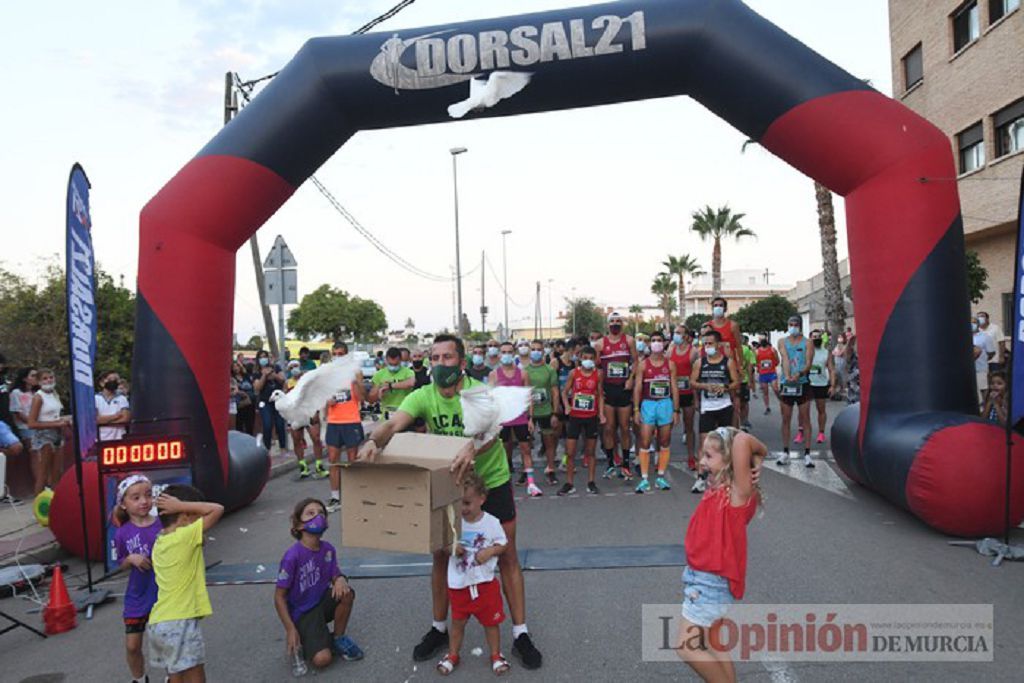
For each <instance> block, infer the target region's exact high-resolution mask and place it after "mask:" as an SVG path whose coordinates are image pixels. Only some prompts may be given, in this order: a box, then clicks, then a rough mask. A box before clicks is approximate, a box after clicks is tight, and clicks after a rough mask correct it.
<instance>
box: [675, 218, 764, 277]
mask: <svg viewBox="0 0 1024 683" xmlns="http://www.w3.org/2000/svg"><path fill="white" fill-rule="evenodd" d="M745 216H746V214H742V213H733V212H732V209H730V208H729V207H728V206H722V207H720V208H719V209H718V210H717V211H716V210H714V209H712V208H711V207H710V206H705V207H704V209H703V210H701V211H694V212H693V213H692V214H691V215H690V218H691V220H692V221H693V222H692V223H691V224H690V230H693V231H694V232H695V233H697V234H698V235H700V238H701V239H702V240H704V241H707V240H709V239H710V240H712V242H713V243H714V247H713V248H712V250H711V296H712V297H716V296H721V294H722V238H723V237H731V238H733V239H737V240H738V239H739V238H741V237H757V235H756V234H755V233H754V231H753V230H750V229H749V228H745V227H744V226H743V224H742V223H741V222H740V221H741V220H743V218H744V217H745Z"/></svg>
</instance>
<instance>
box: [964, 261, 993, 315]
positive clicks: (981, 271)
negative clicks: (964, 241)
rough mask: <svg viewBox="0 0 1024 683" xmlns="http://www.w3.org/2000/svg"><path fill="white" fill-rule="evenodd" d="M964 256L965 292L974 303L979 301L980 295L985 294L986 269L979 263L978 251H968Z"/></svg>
mask: <svg viewBox="0 0 1024 683" xmlns="http://www.w3.org/2000/svg"><path fill="white" fill-rule="evenodd" d="M966 256H967V259H966V261H967V292H968V294H969V295H970V297H971V303H972V304H976V303H978V302H979V301H981V297H982V296H984V295H985V290H987V289H988V271H987V270H985V268H984V266H982V265H981V259H980V258H978V252H976V251H968V252H967V255H966Z"/></svg>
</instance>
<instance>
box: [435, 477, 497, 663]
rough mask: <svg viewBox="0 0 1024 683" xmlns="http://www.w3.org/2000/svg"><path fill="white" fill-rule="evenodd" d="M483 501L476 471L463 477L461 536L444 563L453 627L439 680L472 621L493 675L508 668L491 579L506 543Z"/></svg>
mask: <svg viewBox="0 0 1024 683" xmlns="http://www.w3.org/2000/svg"><path fill="white" fill-rule="evenodd" d="M485 500H487V487H486V486H485V485H484V482H483V479H481V478H480V476H479V475H477V474H476V473H475V472H472V473H470V474H468V475H466V478H465V479H464V481H463V489H462V533H461V535H460V536H459V543H458V545H456V546H455V552H454V553H453V554H452V556H451V557H450V558H449V559H448V601H449V602H450V603H451V608H452V628H451V634H450V639H449V644H448V654H446V655H445V656H444V658H442V659H441V661H440V662H438V664H437V672H438V673H439V674H441V675H442V676H447V675H448V674H450V673H451V672H452V671H453V670H454V669H455V667H457V666H458V665H459V649H460V648H461V647H462V638H463V635H464V634H465V632H466V622H467V621H468V620H469V617H470V616H475V617H476V619H477V621H479V622H480V624H481V625H482V626H483V627H484V635H485V636H486V638H487V647H488V649H489V650H490V651H491V670H492V671H494V673H495V674H496V675H498V676H500V675H502V674H503V673H505V672H506V671H508V669H509V663H508V660H507V659H505V657H504V656H502V654H501V634H500V633H499V631H498V624H500V623H501V622H503V621H504V620H505V611H504V608H503V606H502V603H501V589H500V588H499V587H498V580H497V579H496V578H495V577H494V573H495V569H496V568H497V566H498V555H501V554H502V553H503V552H505V549H506V548H507V547H508V538H506V536H505V530H504V529H502V527H501V523H500V522H499V521H498V518H497V517H495V516H494V515H491V514H489V513H487V512H484V511H483V510H482V509H481V506H482V505H483V504H484V501H485Z"/></svg>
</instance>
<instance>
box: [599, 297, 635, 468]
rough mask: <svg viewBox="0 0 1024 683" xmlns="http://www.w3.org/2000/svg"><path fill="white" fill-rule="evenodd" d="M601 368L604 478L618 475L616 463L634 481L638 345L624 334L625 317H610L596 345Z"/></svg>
mask: <svg viewBox="0 0 1024 683" xmlns="http://www.w3.org/2000/svg"><path fill="white" fill-rule="evenodd" d="M594 351H596V352H597V357H598V359H599V361H600V362H599V364H598V366H599V367H600V369H601V374H602V376H603V377H604V383H603V389H604V414H605V422H604V433H603V434H602V442H601V446H602V450H603V451H604V454H605V456H606V457H607V458H608V467H607V469H606V470H605V472H604V477H605V479H607V478H609V477H611V476H613V475H614V474H615V466H616V463H617V462H618V463H620V464H621V470H620V471H619V476H620V477H622V478H623V479H632V478H633V471H632V469H631V468H630V466H629V447H630V423H631V420H630V411H631V409H632V405H633V403H632V394H633V373H634V371H635V370H636V362H637V355H636V343H635V342H634V341H633V338H632V337H630V336H629V335H628V334H625V333H624V332H623V322H622V315H621V314H619V313H617V312H612V313H609V314H608V334H607V335H606V336H604V337H602V338H601V339H599V340H598V341H597V342H596V343H595V344H594ZM616 435H617V436H618V437H619V449H620V450H619V453H618V455H616V451H615V437H616Z"/></svg>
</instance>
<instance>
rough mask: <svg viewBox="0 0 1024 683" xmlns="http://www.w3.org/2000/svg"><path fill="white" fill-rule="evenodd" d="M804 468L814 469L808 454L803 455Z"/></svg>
mask: <svg viewBox="0 0 1024 683" xmlns="http://www.w3.org/2000/svg"><path fill="white" fill-rule="evenodd" d="M804 467H814V461H813V460H811V454H810V453H804Z"/></svg>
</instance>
